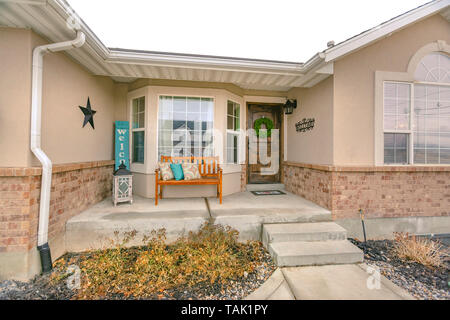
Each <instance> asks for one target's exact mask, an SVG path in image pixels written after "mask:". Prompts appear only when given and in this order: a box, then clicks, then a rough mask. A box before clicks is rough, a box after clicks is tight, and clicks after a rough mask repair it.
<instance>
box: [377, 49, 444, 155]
mask: <svg viewBox="0 0 450 320" xmlns="http://www.w3.org/2000/svg"><path fill="white" fill-rule="evenodd" d="M414 78H415V82H413V83H408V82H392V81H385V82H384V87H383V89H384V90H383V92H384V93H383V100H384V109H383V114H384V163H385V164H408V163H411V164H412V163H415V164H450V58H449V56H447V55H445V54H441V53H432V54H429V55H427V56H425V57H424V58H423V59H422V60H421V61H420V63H419V65H418V67H417V70H416V73H415V77H414Z"/></svg>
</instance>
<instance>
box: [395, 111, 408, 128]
mask: <svg viewBox="0 0 450 320" xmlns="http://www.w3.org/2000/svg"><path fill="white" fill-rule="evenodd" d="M396 129H397V130H409V115H398V116H397V127H396Z"/></svg>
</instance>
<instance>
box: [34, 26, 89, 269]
mask: <svg viewBox="0 0 450 320" xmlns="http://www.w3.org/2000/svg"><path fill="white" fill-rule="evenodd" d="M84 42H85V35H84V33H83V32H81V31H78V32H77V37H76V38H75V39H74V40H71V41H64V42H58V43H52V44H47V45H43V46H39V47H36V48H34V50H33V70H32V80H31V81H32V82H31V142H30V148H31V151H32V152H33V153H34V155H35V156H36V158H38V159H39V161H40V162H41V164H42V179H41V198H40V205H39V227H38V250H39V252H40V255H41V264H42V271H43V272H47V271H50V270H51V268H52V263H51V255H50V248H49V247H48V243H47V241H48V222H49V207H50V191H51V188H50V187H51V184H52V162H51V160H50V159H49V158H48V157H47V155H46V154H45V153H44V151H42V149H41V114H42V66H43V56H44V54H46V53H47V52H57V51H63V50H68V49H72V48H79V47H81V46H82V45H83V44H84Z"/></svg>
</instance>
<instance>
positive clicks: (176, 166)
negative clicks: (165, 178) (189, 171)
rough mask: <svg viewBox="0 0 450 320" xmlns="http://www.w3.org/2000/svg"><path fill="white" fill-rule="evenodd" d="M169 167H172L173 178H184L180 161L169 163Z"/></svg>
mask: <svg viewBox="0 0 450 320" xmlns="http://www.w3.org/2000/svg"><path fill="white" fill-rule="evenodd" d="M170 169H172V172H173V176H174V178H175V180H177V181H178V180H183V179H184V173H183V167H182V166H181V163H171V164H170Z"/></svg>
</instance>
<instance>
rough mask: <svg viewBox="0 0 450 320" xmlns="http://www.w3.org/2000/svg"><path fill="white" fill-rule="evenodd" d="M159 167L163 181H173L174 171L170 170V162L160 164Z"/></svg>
mask: <svg viewBox="0 0 450 320" xmlns="http://www.w3.org/2000/svg"><path fill="white" fill-rule="evenodd" d="M158 166H159V171H160V172H161V179H163V180H164V181H167V180H172V179H173V172H172V169H170V163H169V162H159V163H158Z"/></svg>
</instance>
